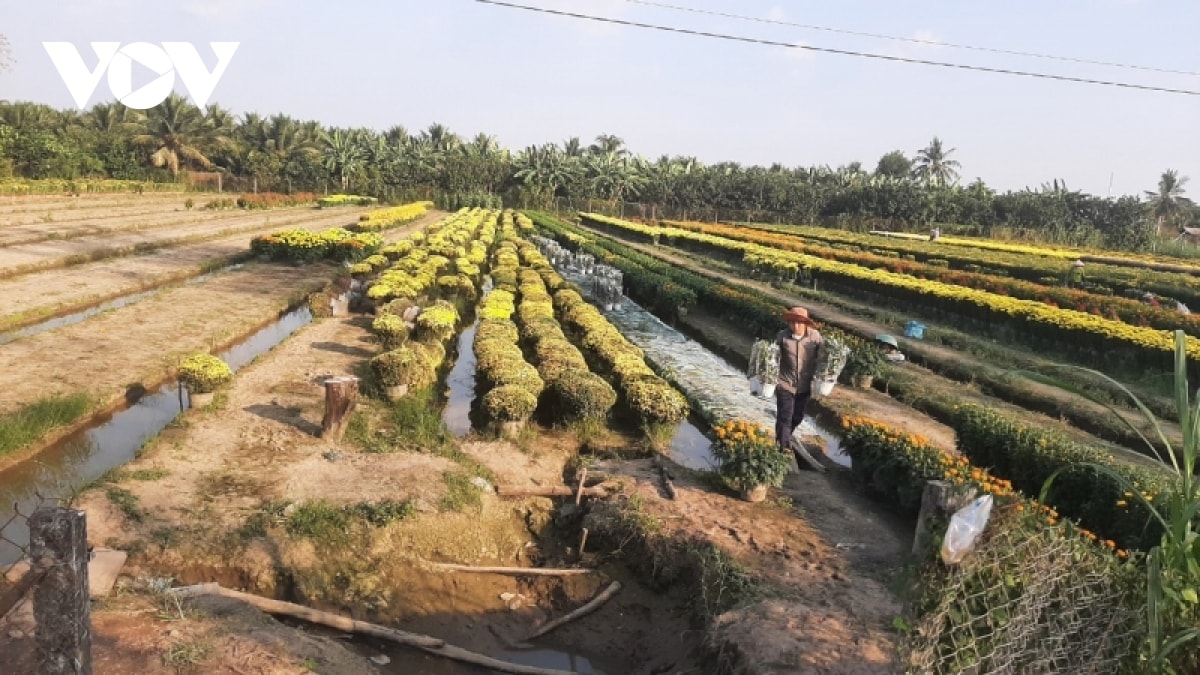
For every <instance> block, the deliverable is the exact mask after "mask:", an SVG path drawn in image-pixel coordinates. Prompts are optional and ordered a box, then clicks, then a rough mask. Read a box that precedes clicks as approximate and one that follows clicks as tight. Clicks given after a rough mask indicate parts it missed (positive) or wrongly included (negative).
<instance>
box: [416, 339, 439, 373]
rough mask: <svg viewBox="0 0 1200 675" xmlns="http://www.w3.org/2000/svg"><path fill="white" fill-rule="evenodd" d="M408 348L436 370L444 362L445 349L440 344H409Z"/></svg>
mask: <svg viewBox="0 0 1200 675" xmlns="http://www.w3.org/2000/svg"><path fill="white" fill-rule="evenodd" d="M408 348H409V349H411V350H413V352H414V353H415V354H417V355H418V356H420V357H421V358H423V359H425V362H426V363H428V364H429V367H430V368H432V369H434V370H437V369H438V368H440V367H441V366H442V364H443V363H445V362H446V347H445V345H443V344H442V343H440V342H409V343H408Z"/></svg>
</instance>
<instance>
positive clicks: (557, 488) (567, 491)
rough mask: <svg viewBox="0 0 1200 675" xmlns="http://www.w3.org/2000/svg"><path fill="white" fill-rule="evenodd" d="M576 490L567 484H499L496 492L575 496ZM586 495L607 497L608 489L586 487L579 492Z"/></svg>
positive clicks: (516, 495)
mask: <svg viewBox="0 0 1200 675" xmlns="http://www.w3.org/2000/svg"><path fill="white" fill-rule="evenodd" d="M575 493H576V490H575V488H572V487H570V486H567V485H550V486H545V487H540V486H537V485H528V486H527V485H497V486H496V494H498V495H500V496H501V497H573V496H575ZM579 494H581V495H582V496H584V497H607V496H608V490H607V489H605V488H602V487H598V486H597V487H590V488H584V489H583V490H581V491H580V492H579Z"/></svg>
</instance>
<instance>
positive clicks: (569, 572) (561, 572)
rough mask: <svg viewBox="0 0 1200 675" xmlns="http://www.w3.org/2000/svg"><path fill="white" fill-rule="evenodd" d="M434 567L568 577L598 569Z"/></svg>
mask: <svg viewBox="0 0 1200 675" xmlns="http://www.w3.org/2000/svg"><path fill="white" fill-rule="evenodd" d="M431 566H432V567H433V569H435V570H438V571H439V572H475V573H477V574H509V575H512V576H518V577H519V576H541V577H566V576H573V575H576V574H593V573H595V571H596V570H589V569H580V568H574V567H570V568H561V569H556V568H550V567H472V566H471V565H458V564H454V563H431Z"/></svg>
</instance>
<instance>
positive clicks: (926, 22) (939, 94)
mask: <svg viewBox="0 0 1200 675" xmlns="http://www.w3.org/2000/svg"><path fill="white" fill-rule="evenodd" d="M518 1H520V0H518ZM667 1H668V2H670V1H671V0H667ZM524 4H531V5H539V6H542V7H549V8H555V9H563V10H573V11H578V12H585V13H592V14H602V15H607V16H615V17H620V18H625V19H630V20H637V21H643V22H649V23H661V24H671V25H677V26H685V27H689V28H695V29H700V30H711V31H720V32H727V33H733V34H738V35H746V36H755V37H762V38H769V39H774V40H781V41H787V42H803V43H806V44H811V45H816V46H823V47H835V48H840V49H854V50H861V51H873V52H879V53H888V54H897V55H905V56H911V57H915V58H927V59H934V60H949V61H955V62H961V63H970V64H978V65H988V66H993V67H1004V68H1015V69H1026V70H1037V71H1043V72H1050V73H1056V74H1063V75H1072V76H1078V77H1090V78H1097V79H1107V80H1118V81H1127V82H1138V83H1142V84H1153V85H1159V86H1167V87H1174V88H1181V89H1192V90H1200V77H1197V76H1188V75H1169V74H1161V73H1153V72H1144V71H1135V70H1124V69H1117V68H1103V67H1096V66H1087V65H1080V64H1070V63H1061V62H1054V61H1045V60H1040V59H1030V58H1021V57H1014V56H1003V55H996V54H986V53H980V52H972V51H963V50H959V49H952V48H948V47H944V46H943V47H933V46H922V45H916V44H907V43H896V42H889V41H883V40H876V39H869V38H860V37H853V36H847V35H838V34H831V33H824V32H814V31H811V30H803V29H799V28H792V27H783V26H774V25H764V24H754V23H747V22H743V21H735V20H732V19H723V18H716V17H705V16H695V15H689V14H686V13H680V12H675V11H670V10H666V9H660V8H650V7H644V6H639V5H636V4H631V3H629V2H626V1H624V0H525V2H524ZM672 4H676V5H686V6H688V7H694V8H703V9H710V10H717V11H724V12H729V13H738V14H745V15H751V16H756V17H762V18H767V17H770V18H775V19H782V20H786V21H791V22H799V23H808V24H817V25H822V26H830V27H837V28H845V29H851V30H857V31H864V32H875V33H887V34H893V35H899V36H906V37H914V36H919V37H923V38H926V39H935V40H941V41H946V42H955V43H966V44H975V45H982V46H989V47H997V48H1004V49H1012V50H1022V51H1038V52H1048V53H1053V54H1061V55H1069V56H1075V57H1079V58H1086V59H1095V60H1103V61H1117V62H1127V63H1134V64H1144V65H1149V66H1157V67H1165V68H1173V69H1179V70H1192V71H1200V39H1197V35H1200V2H1197V0H1049V1H1047V0H1038V1H1034V0H1008V1H1007V2H999V1H995V2H980V1H978V0H974V1H971V0H906V1H904V2H899V1H897V0H823V1H821V2H818V1H816V0H764V1H760V0H742V1H740V2H734V0H674V1H673V3H672ZM0 7H2V9H0V33H3V34H6V35H7V36H8V38H9V40H10V41H11V42H12V45H13V50H14V52H15V56H16V58H17V60H18V62H17V64H16V66H15V68H14V69H13V71H12V72H10V73H7V74H4V75H0V98H2V99H10V100H33V101H38V102H44V103H49V104H52V105H55V106H58V107H68V106H73V105H74V104H73V103H72V101H71V98H70V96H69V95H68V93H67V89H66V87H65V85H64V84H63V83H62V81H61V79H60V78H59V76H58V74H57V73H56V72H55V70H54V67H53V65H52V63H51V62H50V59H49V57H48V56H47V54H46V52H45V50H44V49H43V48H42V46H41V42H42V41H71V42H74V43H75V44H76V45H78V46H79V47H80V51H81V53H82V54H84V58H85V61H87V62H88V63H89V65H91V64H92V63H93V62H94V58H95V57H94V56H93V53H92V52H91V50H90V47H87V45H86V43H87V42H89V41H100V40H109V41H122V42H133V41H145V42H162V41H191V42H196V43H204V44H202V45H201V49H200V52H201V55H202V56H203V57H205V59H206V62H208V63H209V64H210V65H211V64H212V63H213V62H214V57H213V56H212V52H211V51H210V50H209V48H208V46H207V44H206V43H207V42H208V41H237V42H240V43H241V46H240V47H239V49H238V51H237V53H236V55H235V56H234V57H233V60H232V62H231V64H230V66H229V69H228V71H227V73H226V74H225V76H224V78H223V79H222V80H221V82H220V84H219V85H218V86H217V89H216V91H215V93H214V95H213V100H215V101H216V102H218V103H220V104H221V105H223V106H226V107H228V108H231V109H232V110H234V111H235V112H237V113H242V112H246V111H257V112H259V113H263V114H269V113H274V112H279V111H282V112H287V113H289V114H291V115H294V116H297V117H302V118H310V119H319V120H321V121H322V122H324V123H326V124H333V125H341V126H351V125H362V126H369V127H374V128H377V129H385V128H387V127H389V126H391V125H394V124H402V125H404V126H405V127H407V128H408V129H409V130H410V131H415V130H419V129H422V128H425V127H427V126H428V125H429V124H431V123H433V122H441V123H443V124H446V125H448V126H449V127H450V128H451V130H453V131H455V132H458V133H460V134H463V135H473V134H475V133H477V132H481V131H482V132H486V133H490V134H494V135H495V136H496V137H497V138H498V139H499V141H500V142H501V143H503V144H504V145H506V146H508V147H510V148H513V149H519V148H521V147H524V146H526V145H528V144H531V143H541V142H546V141H562V140H563V139H565V138H567V137H569V136H573V135H574V136H580V137H582V138H583V139H584V140H585V141H588V140H591V139H592V138H593V137H594V136H595V135H596V134H599V133H612V134H616V135H618V136H620V137H622V138H624V139H625V140H626V142H627V143H628V145H629V147H630V148H631V149H632V150H633V151H635V152H637V153H639V154H642V155H645V156H647V157H656V156H658V155H660V154H663V153H668V154H684V155H694V156H696V157H698V158H699V159H701V160H702V161H704V162H707V163H713V162H717V161H722V160H733V161H737V162H741V163H743V164H765V165H767V164H770V163H772V162H780V163H783V164H785V165H788V166H795V165H812V164H829V165H832V166H837V165H840V164H845V163H848V162H851V161H854V160H858V161H861V162H862V163H863V164H864V166H866V167H867V168H869V169H870V168H874V166H875V163H876V161H877V160H878V158H879V156H880V155H882V154H883V153H885V152H887V151H889V150H893V149H899V150H903V151H905V152H906V153H907V154H909V155H911V154H912V153H913V152H914V151H916V150H917V149H918V148H920V147H922V146H924V145H925V144H926V143H927V142H928V141H929V139H930V138H931V137H932V136H934V135H935V134H936V135H939V136H941V137H942V138H943V140H944V141H945V142H946V144H947V145H948V146H949V147H954V148H956V149H957V151H956V153H955V155H954V157H955V158H957V159H958V160H959V161H961V162H962V174H963V179H964V180H971V179H973V178H975V177H976V176H978V177H982V178H983V179H984V180H985V181H987V182H988V183H989V184H991V185H993V186H994V187H997V188H999V189H1001V190H1004V189H1020V188H1022V187H1025V186H1037V185H1039V184H1041V183H1042V182H1045V181H1049V180H1051V179H1054V178H1059V179H1065V180H1066V181H1067V184H1068V185H1069V186H1070V187H1072V188H1075V189H1082V190H1086V191H1089V192H1093V193H1097V194H1101V195H1105V194H1108V193H1109V183H1110V177H1111V181H1112V194H1114V195H1117V194H1124V193H1134V192H1140V191H1141V190H1144V189H1149V188H1152V187H1154V185H1155V183H1156V182H1157V179H1158V176H1159V174H1160V173H1161V172H1162V171H1163V170H1164V169H1167V168H1175V169H1178V170H1180V171H1181V172H1182V173H1183V174H1184V175H1188V176H1191V177H1192V179H1193V183H1192V184H1191V185H1190V187H1191V188H1192V190H1191V194H1192V196H1193V197H1198V198H1200V96H1184V95H1178V94H1163V93H1153V92H1139V91H1131V90H1125V89H1118V88H1113V87H1099V86H1092V85H1083V84H1073V83H1066V82H1055V81H1048V80H1034V79H1029V78H1023V77H1012V76H1005V75H992V74H986V73H970V72H962V71H952V70H948V69H944V68H934V67H929V66H919V65H906V64H897V63H890V62H880V61H876V60H868V59H860V58H853V57H846V56H836V55H830V54H815V53H811V52H805V51H801V50H795V49H787V48H783V47H766V46H758V45H749V44H740V43H730V42H726V41H721V40H714V39H707V38H699V37H693V36H685V35H674V34H668V33H663V32H659V31H649V30H645V29H640V28H631V27H612V26H601V25H598V24H595V23H592V22H585V21H580V20H576V19H568V18H562V17H555V16H547V15H541V14H534V13H531V12H526V11H518V10H512V9H505V8H500V7H495V6H490V5H484V4H480V3H477V2H472V1H470V0H398V1H394V2H340V3H332V2H313V1H307V0H306V1H285V0H183V1H178V2H165V1H162V0H157V1H156V0H88V1H86V2H85V1H71V0H60V1H55V2H49V1H46V2H36V3H35V2H31V1H23V0H0ZM111 98H112V96H111V94H110V93H109V90H108V87H107V83H106V82H105V81H101V84H100V86H99V88H98V89H97V91H96V94H95V95H94V96H93V98H92V100H91V102H92V103H94V102H97V101H100V100H108V99H111Z"/></svg>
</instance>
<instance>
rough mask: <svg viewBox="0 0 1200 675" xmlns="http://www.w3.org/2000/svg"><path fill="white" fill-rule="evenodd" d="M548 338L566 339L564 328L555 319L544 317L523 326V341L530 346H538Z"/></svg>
mask: <svg viewBox="0 0 1200 675" xmlns="http://www.w3.org/2000/svg"><path fill="white" fill-rule="evenodd" d="M547 338H558V339H560V340H563V339H566V336H564V335H563V332H562V326H559V325H558V322H557V321H555V320H554V319H553V318H544V317H543V318H540V319H536V320H534V321H528V322H525V323H522V324H521V339H522V340H524V341H525V342H527V343H528V344H530V345H537V343H539V342H541V341H542V340H545V339H547Z"/></svg>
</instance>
